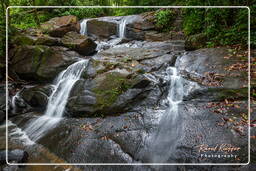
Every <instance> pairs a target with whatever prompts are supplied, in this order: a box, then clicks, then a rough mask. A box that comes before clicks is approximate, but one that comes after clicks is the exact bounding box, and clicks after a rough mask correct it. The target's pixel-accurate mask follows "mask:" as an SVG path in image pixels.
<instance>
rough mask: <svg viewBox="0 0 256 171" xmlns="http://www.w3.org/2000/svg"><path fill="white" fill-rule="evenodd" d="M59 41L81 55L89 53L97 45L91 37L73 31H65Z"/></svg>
mask: <svg viewBox="0 0 256 171" xmlns="http://www.w3.org/2000/svg"><path fill="white" fill-rule="evenodd" d="M61 42H62V43H63V45H64V46H66V47H68V48H70V49H72V50H75V51H77V52H78V53H80V54H81V55H90V54H92V53H93V52H94V51H95V49H96V47H97V44H96V43H94V41H93V40H92V39H90V38H89V37H87V36H84V35H81V34H78V33H76V32H74V31H71V32H68V33H66V34H65V35H64V37H63V38H62V39H61Z"/></svg>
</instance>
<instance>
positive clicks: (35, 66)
mask: <svg viewBox="0 0 256 171" xmlns="http://www.w3.org/2000/svg"><path fill="white" fill-rule="evenodd" d="M12 53H13V56H12V61H11V67H10V68H11V69H12V70H13V71H14V72H16V73H17V74H18V76H19V77H20V78H22V79H25V80H34V81H40V82H45V81H51V80H53V79H54V78H55V77H56V75H57V74H58V73H59V72H61V71H62V70H63V69H65V68H66V67H67V66H69V65H70V64H72V63H74V62H75V61H76V60H77V58H78V57H81V56H80V55H79V54H77V53H76V52H74V51H69V50H68V49H67V48H64V47H60V46H52V47H48V46H43V45H36V46H30V45H23V46H18V47H16V48H14V49H12Z"/></svg>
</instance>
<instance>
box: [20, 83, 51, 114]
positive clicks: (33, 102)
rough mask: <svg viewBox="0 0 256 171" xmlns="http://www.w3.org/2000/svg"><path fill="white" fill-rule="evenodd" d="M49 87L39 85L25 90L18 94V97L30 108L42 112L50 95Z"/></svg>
mask: <svg viewBox="0 0 256 171" xmlns="http://www.w3.org/2000/svg"><path fill="white" fill-rule="evenodd" d="M52 88H53V87H52V86H51V85H45V86H42V85H39V86H34V87H31V88H25V89H24V90H22V91H21V92H20V97H21V98H22V99H23V100H24V101H25V102H26V103H27V104H29V105H30V106H31V107H34V108H39V109H41V110H44V109H45V108H46V106H47V103H48V98H49V96H50V95H51V93H52V90H53V89H52Z"/></svg>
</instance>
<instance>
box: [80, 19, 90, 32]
mask: <svg viewBox="0 0 256 171" xmlns="http://www.w3.org/2000/svg"><path fill="white" fill-rule="evenodd" d="M88 20H89V19H84V20H83V21H82V22H81V23H80V34H82V35H87V34H88V33H87V21H88Z"/></svg>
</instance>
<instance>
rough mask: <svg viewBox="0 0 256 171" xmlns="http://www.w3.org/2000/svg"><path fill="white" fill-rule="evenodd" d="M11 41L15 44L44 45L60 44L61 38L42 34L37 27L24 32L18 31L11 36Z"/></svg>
mask: <svg viewBox="0 0 256 171" xmlns="http://www.w3.org/2000/svg"><path fill="white" fill-rule="evenodd" d="M11 43H13V44H15V45H46V46H61V45H62V43H61V39H60V38H58V37H51V36H49V35H48V34H43V33H42V31H41V30H38V29H28V30H26V31H25V32H22V33H18V34H16V35H14V36H13V37H12V38H11Z"/></svg>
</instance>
